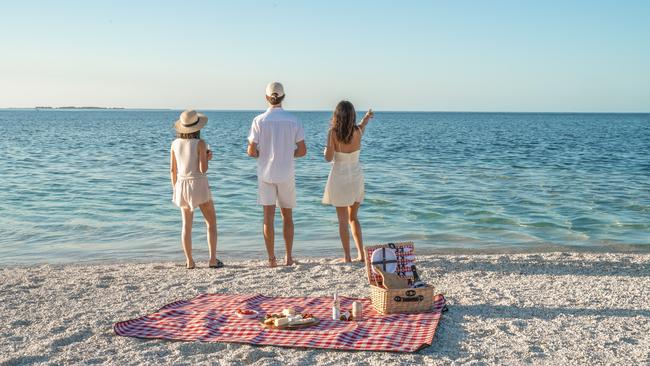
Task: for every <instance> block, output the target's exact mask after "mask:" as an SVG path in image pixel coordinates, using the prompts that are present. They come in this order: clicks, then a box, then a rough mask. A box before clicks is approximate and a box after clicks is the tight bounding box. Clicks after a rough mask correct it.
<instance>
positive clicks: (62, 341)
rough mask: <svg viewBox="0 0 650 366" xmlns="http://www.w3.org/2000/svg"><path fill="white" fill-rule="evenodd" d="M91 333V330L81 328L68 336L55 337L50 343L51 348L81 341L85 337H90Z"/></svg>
mask: <svg viewBox="0 0 650 366" xmlns="http://www.w3.org/2000/svg"><path fill="white" fill-rule="evenodd" d="M92 335H93V332H91V331H90V329H82V330H80V331H78V332H75V333H72V334H71V335H69V336H66V337H63V338H59V339H55V340H54V341H53V342H52V344H51V345H50V347H51V348H53V349H56V348H60V347H65V346H69V345H71V344H73V343H78V342H83V341H85V340H86V339H88V338H90V336H92Z"/></svg>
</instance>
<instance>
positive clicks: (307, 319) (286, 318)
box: [263, 308, 318, 328]
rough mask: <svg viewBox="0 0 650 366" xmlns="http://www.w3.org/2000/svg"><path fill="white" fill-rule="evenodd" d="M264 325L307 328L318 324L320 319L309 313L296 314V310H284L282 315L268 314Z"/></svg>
mask: <svg viewBox="0 0 650 366" xmlns="http://www.w3.org/2000/svg"><path fill="white" fill-rule="evenodd" d="M263 323H264V325H266V326H272V327H276V328H286V327H295V326H306V325H311V324H316V323H318V319H317V318H316V317H314V316H313V315H312V314H309V313H302V314H300V313H296V311H295V310H294V309H291V308H289V309H284V310H282V312H281V313H280V314H266V316H265V317H264V321H263Z"/></svg>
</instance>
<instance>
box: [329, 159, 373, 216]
mask: <svg viewBox="0 0 650 366" xmlns="http://www.w3.org/2000/svg"><path fill="white" fill-rule="evenodd" d="M360 153H361V150H357V151H354V152H351V153H344V152H338V151H337V152H335V153H334V159H333V160H332V170H330V175H329V177H328V178H327V185H326V186H325V193H324V194H323V203H324V204H326V205H332V206H336V207H344V206H352V205H353V204H354V203H355V202H359V203H362V202H363V197H364V195H365V192H364V188H363V186H364V180H363V170H362V169H361V163H360V162H359V154H360Z"/></svg>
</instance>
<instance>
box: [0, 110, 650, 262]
mask: <svg viewBox="0 0 650 366" xmlns="http://www.w3.org/2000/svg"><path fill="white" fill-rule="evenodd" d="M178 113H179V112H178V111H131V110H104V111H103V110H75V111H65V110H50V111H45V110H3V111H0V146H1V148H2V153H1V154H0V177H1V179H2V187H3V189H2V190H0V263H3V264H11V263H34V262H68V261H76V260H84V261H86V260H125V259H140V260H142V259H157V258H164V259H176V260H179V262H182V252H181V248H180V243H179V236H180V213H179V211H178V209H176V208H175V206H173V204H172V203H171V187H170V183H169V173H168V171H169V167H168V164H169V162H168V159H169V155H168V154H169V145H170V143H171V141H172V139H173V131H172V129H171V125H172V122H173V121H174V120H175V119H176V117H177V116H178ZM257 113H258V112H222V111H219V112H210V111H208V112H206V114H207V115H208V116H209V117H210V122H209V123H208V126H207V127H206V128H205V130H204V132H203V137H204V139H205V140H206V141H207V142H208V143H210V144H211V146H212V149H213V150H215V158H214V160H213V161H212V164H211V166H210V171H209V178H210V183H211V186H212V191H213V195H214V198H215V201H216V208H217V215H218V230H219V244H218V248H219V249H218V250H219V251H221V252H222V253H223V254H224V255H225V256H226V257H233V256H247V257H260V256H263V255H264V249H263V240H262V236H261V224H262V215H261V208H259V207H258V206H256V188H257V184H256V175H255V172H256V170H255V161H254V160H253V159H250V158H248V157H247V156H246V154H245V147H246V136H247V133H248V128H249V126H250V122H251V120H252V118H253V117H254V116H255V115H256V114H257ZM298 115H299V117H300V119H301V121H302V122H303V124H304V127H305V131H306V136H307V145H308V149H309V151H308V155H307V157H306V158H303V159H300V160H299V161H298V163H297V173H296V174H297V190H298V207H297V209H296V210H295V213H294V217H295V223H296V241H295V245H294V247H295V250H296V252H297V254H298V255H312V256H320V255H327V256H329V255H339V254H340V242H339V239H338V230H337V226H336V214H335V210H334V209H333V208H332V207H328V206H323V205H321V204H320V200H321V197H322V192H323V188H324V185H325V182H326V179H327V174H328V172H329V165H328V164H327V163H326V162H325V161H324V160H323V159H322V151H323V147H324V140H325V132H326V128H327V124H328V118H329V116H330V113H329V112H299V113H298ZM361 159H362V162H363V165H364V171H365V175H366V201H365V202H364V204H363V206H362V208H361V213H360V219H361V223H362V226H363V233H364V237H365V241H366V243H367V244H369V243H378V242H388V241H396V240H413V241H415V242H416V245H417V247H418V251H420V252H422V251H425V250H443V251H446V250H448V251H453V250H458V249H471V250H479V251H481V250H492V249H499V250H542V249H544V248H551V247H574V248H575V247H580V248H587V249H596V248H605V249H608V250H617V249H624V248H634V249H635V250H643V251H647V250H648V249H650V179H649V178H650V114H534V113H533V114H525V113H381V112H380V113H377V117H376V119H375V121H373V122H371V125H370V126H369V127H368V130H367V134H366V136H365V138H364V146H363V151H362V154H361ZM276 227H277V228H279V226H276ZM276 238H277V243H276V248H282V247H283V242H282V240H281V235H280V234H278V235H277V237H276ZM206 247H207V245H206V244H205V234H204V225H203V223H202V221H201V217H200V215H198V216H197V217H196V218H195V230H194V248H195V250H196V251H197V259H201V258H204V257H201V256H203V255H205V253H206ZM278 254H280V253H278ZM204 259H205V258H204Z"/></svg>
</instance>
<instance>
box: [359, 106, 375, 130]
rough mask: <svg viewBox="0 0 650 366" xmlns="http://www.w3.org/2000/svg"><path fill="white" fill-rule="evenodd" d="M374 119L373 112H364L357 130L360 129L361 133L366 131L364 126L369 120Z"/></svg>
mask: <svg viewBox="0 0 650 366" xmlns="http://www.w3.org/2000/svg"><path fill="white" fill-rule="evenodd" d="M374 117H375V112H373V111H372V109H368V112H366V115H365V116H363V118H362V119H361V123H359V128H360V129H361V133H363V132H364V131H365V130H366V126H367V125H368V122H370V120H371V119H373V118H374Z"/></svg>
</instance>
